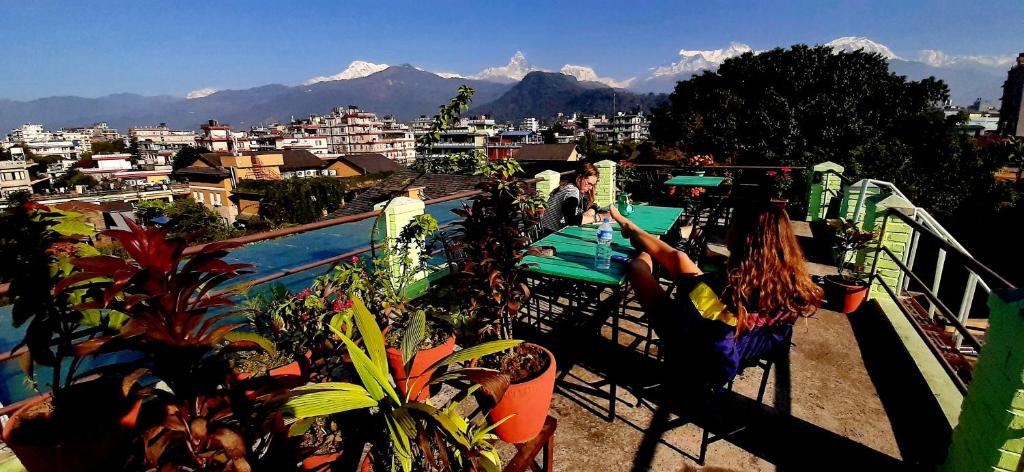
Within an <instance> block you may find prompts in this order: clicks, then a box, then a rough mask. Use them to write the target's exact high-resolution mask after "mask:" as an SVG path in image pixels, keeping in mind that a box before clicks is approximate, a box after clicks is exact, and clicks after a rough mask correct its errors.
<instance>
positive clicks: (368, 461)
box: [282, 299, 519, 471]
mask: <svg viewBox="0 0 1024 472" xmlns="http://www.w3.org/2000/svg"><path fill="white" fill-rule="evenodd" d="M354 311H355V315H354V322H355V325H356V330H355V331H356V333H357V334H358V336H359V338H357V339H353V338H350V337H349V336H347V335H346V334H345V333H342V332H341V331H335V335H336V336H337V337H338V338H340V339H341V341H342V342H343V343H344V344H345V346H346V347H347V349H348V352H349V353H350V355H351V356H352V364H353V366H354V367H355V369H356V371H357V372H358V381H359V383H358V384H356V383H347V382H328V383H311V384H308V385H304V386H301V387H298V388H295V389H293V390H292V392H291V397H290V398H289V399H288V401H287V402H285V403H284V405H283V407H282V411H283V412H284V415H285V416H286V418H288V421H289V422H291V424H292V426H291V429H292V431H293V433H300V432H301V431H302V430H303V429H304V428H305V427H306V426H307V425H308V424H310V422H311V421H312V420H314V419H316V418H318V417H324V416H337V415H349V414H353V413H355V414H359V415H360V416H359V418H360V419H361V420H362V421H361V423H362V424H363V425H364V426H365V427H364V428H363V430H364V432H365V436H364V439H365V440H366V441H368V442H369V445H370V449H369V452H368V454H367V455H366V456H365V458H364V460H363V464H362V469H360V470H394V468H396V467H400V468H401V469H402V470H403V471H411V470H414V466H415V465H420V466H421V468H422V469H425V470H434V469H442V470H487V471H491V470H498V469H499V467H500V459H499V457H498V455H497V453H496V451H495V450H494V439H493V435H491V430H492V429H493V428H494V426H495V425H486V424H484V423H481V422H472V421H468V420H467V419H466V418H464V417H462V416H461V415H460V414H459V413H458V411H457V407H458V404H459V401H461V399H462V398H465V397H466V396H468V395H470V394H476V395H477V398H478V401H484V402H485V403H488V402H489V403H490V404H493V402H495V401H497V400H498V399H500V398H501V397H502V395H503V393H504V391H505V389H506V388H507V387H508V379H507V378H506V377H505V376H504V375H502V374H500V373H499V372H497V371H494V370H489V369H481V368H457V369H453V370H450V371H449V372H448V373H446V374H445V375H443V376H439V377H438V378H434V379H431V380H429V381H426V380H424V381H425V382H427V383H432V384H436V383H441V382H449V381H452V380H463V381H468V382H469V383H470V384H471V385H473V386H472V387H470V388H468V389H465V390H463V391H461V392H460V394H459V395H457V396H456V399H454V400H453V401H452V402H451V403H449V404H447V405H441V406H434V405H432V404H430V403H426V402H421V401H419V400H417V399H415V398H413V397H412V396H410V395H409V394H405V395H402V394H401V393H400V391H399V389H397V388H396V386H394V385H392V383H391V382H390V380H389V378H388V374H389V367H388V362H387V359H386V357H387V355H386V353H385V352H386V342H385V338H384V334H383V333H382V331H381V329H380V326H379V325H378V324H377V322H376V320H375V318H374V315H372V314H370V312H369V310H367V309H366V307H365V305H364V304H363V303H362V301H361V300H359V299H356V300H355V303H354ZM421 325H423V326H425V322H424V317H423V316H422V314H421V313H420V314H416V315H414V320H413V321H410V323H409V326H410V327H415V326H421ZM332 331H334V330H333V329H332ZM423 335H424V331H422V330H419V329H406V330H405V331H404V333H403V336H402V341H401V343H400V345H401V346H402V349H403V351H404V353H403V355H405V356H410V357H415V353H414V352H413V350H414V349H415V348H416V346H418V345H419V344H420V341H421V339H419V338H420V337H421V336H423ZM357 341H361V344H362V347H360V345H359V344H357ZM518 343H519V341H515V340H506V341H493V342H489V343H484V344H480V345H477V346H472V347H467V348H465V349H462V350H460V351H459V352H456V353H453V354H450V355H448V356H445V357H444V358H442V359H440V360H438V361H436V362H434V363H432V364H431V365H430V366H429V368H428V369H429V370H436V369H439V368H441V367H449V366H455V365H457V364H461V363H465V362H467V361H470V360H472V359H475V358H479V357H480V356H484V355H487V354H491V353H494V352H498V351H502V350H505V349H508V348H510V347H513V346H515V345H516V344H518ZM351 444H352V448H353V450H355V451H358V453H361V452H362V450H363V444H364V442H363V441H358V440H357V441H353V442H352V443H351ZM347 453H348V450H345V451H342V453H341V458H342V460H343V459H344V458H345V457H346V454H347ZM358 453H357V454H358ZM352 456H355V455H352Z"/></svg>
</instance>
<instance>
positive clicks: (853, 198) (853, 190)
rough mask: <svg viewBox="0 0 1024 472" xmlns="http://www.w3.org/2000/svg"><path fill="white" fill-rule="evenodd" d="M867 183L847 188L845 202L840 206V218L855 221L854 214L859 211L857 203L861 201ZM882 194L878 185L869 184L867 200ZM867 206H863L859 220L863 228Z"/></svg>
mask: <svg viewBox="0 0 1024 472" xmlns="http://www.w3.org/2000/svg"><path fill="white" fill-rule="evenodd" d="M865 182H866V181H864V180H859V181H857V182H856V183H854V184H853V185H850V186H847V187H846V188H845V189H843V200H842V202H840V204H839V216H840V217H842V218H849V219H853V214H854V212H855V211H856V210H857V202H858V201H859V200H860V194H861V190H862V187H863V185H864V184H865ZM879 193H881V189H879V188H878V186H877V185H875V184H873V183H870V182H868V183H867V189H866V190H865V191H864V196H865V200H867V199H868V198H871V197H873V196H875V195H878V194H879ZM866 211H867V208H866V206H862V207H861V209H860V219H859V220H858V221H859V222H860V223H861V226H863V222H864V214H865V213H866Z"/></svg>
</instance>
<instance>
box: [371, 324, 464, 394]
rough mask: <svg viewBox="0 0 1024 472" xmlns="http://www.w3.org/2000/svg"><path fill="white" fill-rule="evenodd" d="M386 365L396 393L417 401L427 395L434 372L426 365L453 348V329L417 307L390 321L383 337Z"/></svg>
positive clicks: (447, 353) (444, 355)
mask: <svg viewBox="0 0 1024 472" xmlns="http://www.w3.org/2000/svg"><path fill="white" fill-rule="evenodd" d="M385 339H386V341H387V346H388V347H387V356H388V366H389V367H391V375H392V377H394V379H395V385H396V387H398V391H399V393H401V394H402V395H406V396H407V397H409V398H413V399H416V400H419V401H426V400H427V398H429V397H430V389H429V388H427V384H429V382H430V379H431V378H432V377H433V375H434V371H433V370H429V369H428V368H429V367H430V366H431V365H433V364H434V363H435V362H437V361H439V360H441V359H443V358H445V357H446V356H448V355H449V354H451V353H452V352H454V351H455V328H453V327H452V325H451V324H450V323H448V322H446V321H444V320H441V319H438V318H434V317H427V315H426V312H425V311H423V310H416V311H415V312H414V313H412V314H411V315H409V316H408V317H407V318H406V319H405V320H403V321H402V322H400V323H394V324H392V325H391V326H390V327H389V329H388V330H387V334H386V336H385Z"/></svg>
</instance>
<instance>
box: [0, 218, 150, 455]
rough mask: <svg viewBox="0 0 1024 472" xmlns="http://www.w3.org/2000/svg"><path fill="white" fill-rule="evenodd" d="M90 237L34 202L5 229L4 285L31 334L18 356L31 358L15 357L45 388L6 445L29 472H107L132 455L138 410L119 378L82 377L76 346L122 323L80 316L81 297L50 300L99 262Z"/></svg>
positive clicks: (72, 294)
mask: <svg viewBox="0 0 1024 472" xmlns="http://www.w3.org/2000/svg"><path fill="white" fill-rule="evenodd" d="M93 236H94V234H93V230H92V228H91V227H90V226H88V225H86V224H85V223H84V222H83V218H82V217H81V215H79V214H77V213H73V212H61V211H55V210H51V209H50V208H49V207H46V206H43V205H38V204H34V203H31V202H27V203H23V204H21V205H16V206H13V207H11V208H9V209H8V210H7V211H6V212H5V214H4V215H3V218H2V221H0V260H2V261H3V263H2V264H0V282H10V288H9V297H10V301H11V303H12V305H13V306H12V317H13V322H14V325H15V326H16V327H17V326H22V325H27V326H26V329H25V336H24V338H23V339H22V340H21V341H20V342H19V343H18V344H17V345H16V346H15V347H14V349H13V350H17V349H19V348H21V347H25V348H26V349H27V352H26V353H25V354H22V355H21V356H20V358H19V361H20V363H21V366H22V367H23V368H24V370H25V374H26V377H27V379H28V380H29V381H30V382H32V384H33V385H34V386H35V385H39V384H42V385H43V386H48V387H49V392H48V394H41V395H39V396H37V397H35V398H34V399H32V400H29V401H28V402H27V403H26V405H25V406H24V407H22V408H21V409H19V410H18V411H16V412H15V413H14V414H13V415H12V416H11V418H10V420H8V421H7V422H6V423H5V425H4V428H3V440H4V442H5V443H6V444H7V445H8V446H10V447H11V449H12V450H13V451H14V453H15V454H16V455H17V456H18V458H19V459H20V460H21V463H22V465H24V466H25V468H26V469H28V470H30V471H40V470H43V471H47V470H67V469H70V468H75V469H76V470H86V471H92V470H96V471H100V470H110V469H114V468H119V467H120V466H121V465H123V463H124V461H125V460H126V457H127V454H128V451H127V448H126V447H124V444H125V442H126V441H127V440H128V439H129V437H130V432H129V429H130V427H131V426H132V425H133V424H134V422H135V420H136V418H137V415H138V408H139V402H138V401H136V400H135V399H133V398H131V397H130V396H129V395H128V394H126V393H123V392H122V389H121V386H120V382H118V381H117V380H116V379H113V381H111V379H95V380H87V379H86V378H84V376H83V375H80V374H79V370H80V369H81V367H82V361H83V358H82V356H80V355H78V354H77V353H76V352H75V349H74V343H75V342H76V340H78V339H80V338H83V337H87V335H88V334H89V333H93V334H102V333H104V332H110V331H113V330H116V329H117V328H118V327H119V326H120V325H121V323H123V321H124V319H125V317H124V315H123V314H122V313H119V312H116V311H103V310H93V309H85V310H83V309H79V308H76V305H77V304H79V303H81V302H82V301H83V300H85V299H86V297H87V294H86V293H85V290H84V289H77V290H68V291H63V292H58V293H54V291H53V289H54V287H55V286H56V285H57V284H58V283H60V281H61V280H62V279H64V278H65V277H70V276H74V275H75V274H77V273H78V272H79V269H78V268H76V267H75V266H74V265H72V260H74V259H75V258H78V257H83V256H94V255H98V254H99V252H98V251H97V250H96V249H95V248H94V247H92V246H91V245H89V244H88V242H89V240H90V239H91V238H92V237H93ZM44 376H45V377H44ZM37 388H38V387H37ZM97 405H102V406H103V408H97V407H96V406H97Z"/></svg>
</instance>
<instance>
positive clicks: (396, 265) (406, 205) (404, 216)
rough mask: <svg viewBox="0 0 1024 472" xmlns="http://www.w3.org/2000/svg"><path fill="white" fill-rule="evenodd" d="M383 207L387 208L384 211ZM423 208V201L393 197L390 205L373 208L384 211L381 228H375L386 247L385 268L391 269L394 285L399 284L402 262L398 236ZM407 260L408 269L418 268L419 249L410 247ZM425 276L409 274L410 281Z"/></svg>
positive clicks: (418, 273)
mask: <svg viewBox="0 0 1024 472" xmlns="http://www.w3.org/2000/svg"><path fill="white" fill-rule="evenodd" d="M385 206H387V209H386V210H384V207H385ZM424 208H426V205H424V203H423V200H419V199H416V198H410V197H395V198H393V199H392V200H391V201H390V204H389V203H388V202H386V201H385V202H381V203H378V204H376V205H374V206H373V209H374V210H375V211H382V210H383V211H384V218H383V220H382V221H381V223H383V227H378V228H377V235H378V237H380V238H382V242H383V243H384V244H386V245H387V248H388V250H387V253H386V256H387V266H388V267H390V268H391V277H392V279H391V280H392V282H393V283H395V284H396V285H397V284H398V283H399V280H400V277H401V274H402V262H403V261H402V259H401V254H402V253H403V251H404V249H403V248H400V247H398V246H399V244H398V236H399V234H400V233H401V232H402V229H403V228H405V226H406V225H408V224H409V222H410V221H412V219H413V218H415V217H417V216H419V215H422V214H423V210H424ZM408 258H409V260H410V261H409V263H408V267H419V266H420V252H419V247H416V246H413V247H410V248H409V251H408ZM426 275H427V274H426V272H423V271H420V272H417V273H414V274H410V281H416V280H420V279H422V278H423V277H425V276H426Z"/></svg>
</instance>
